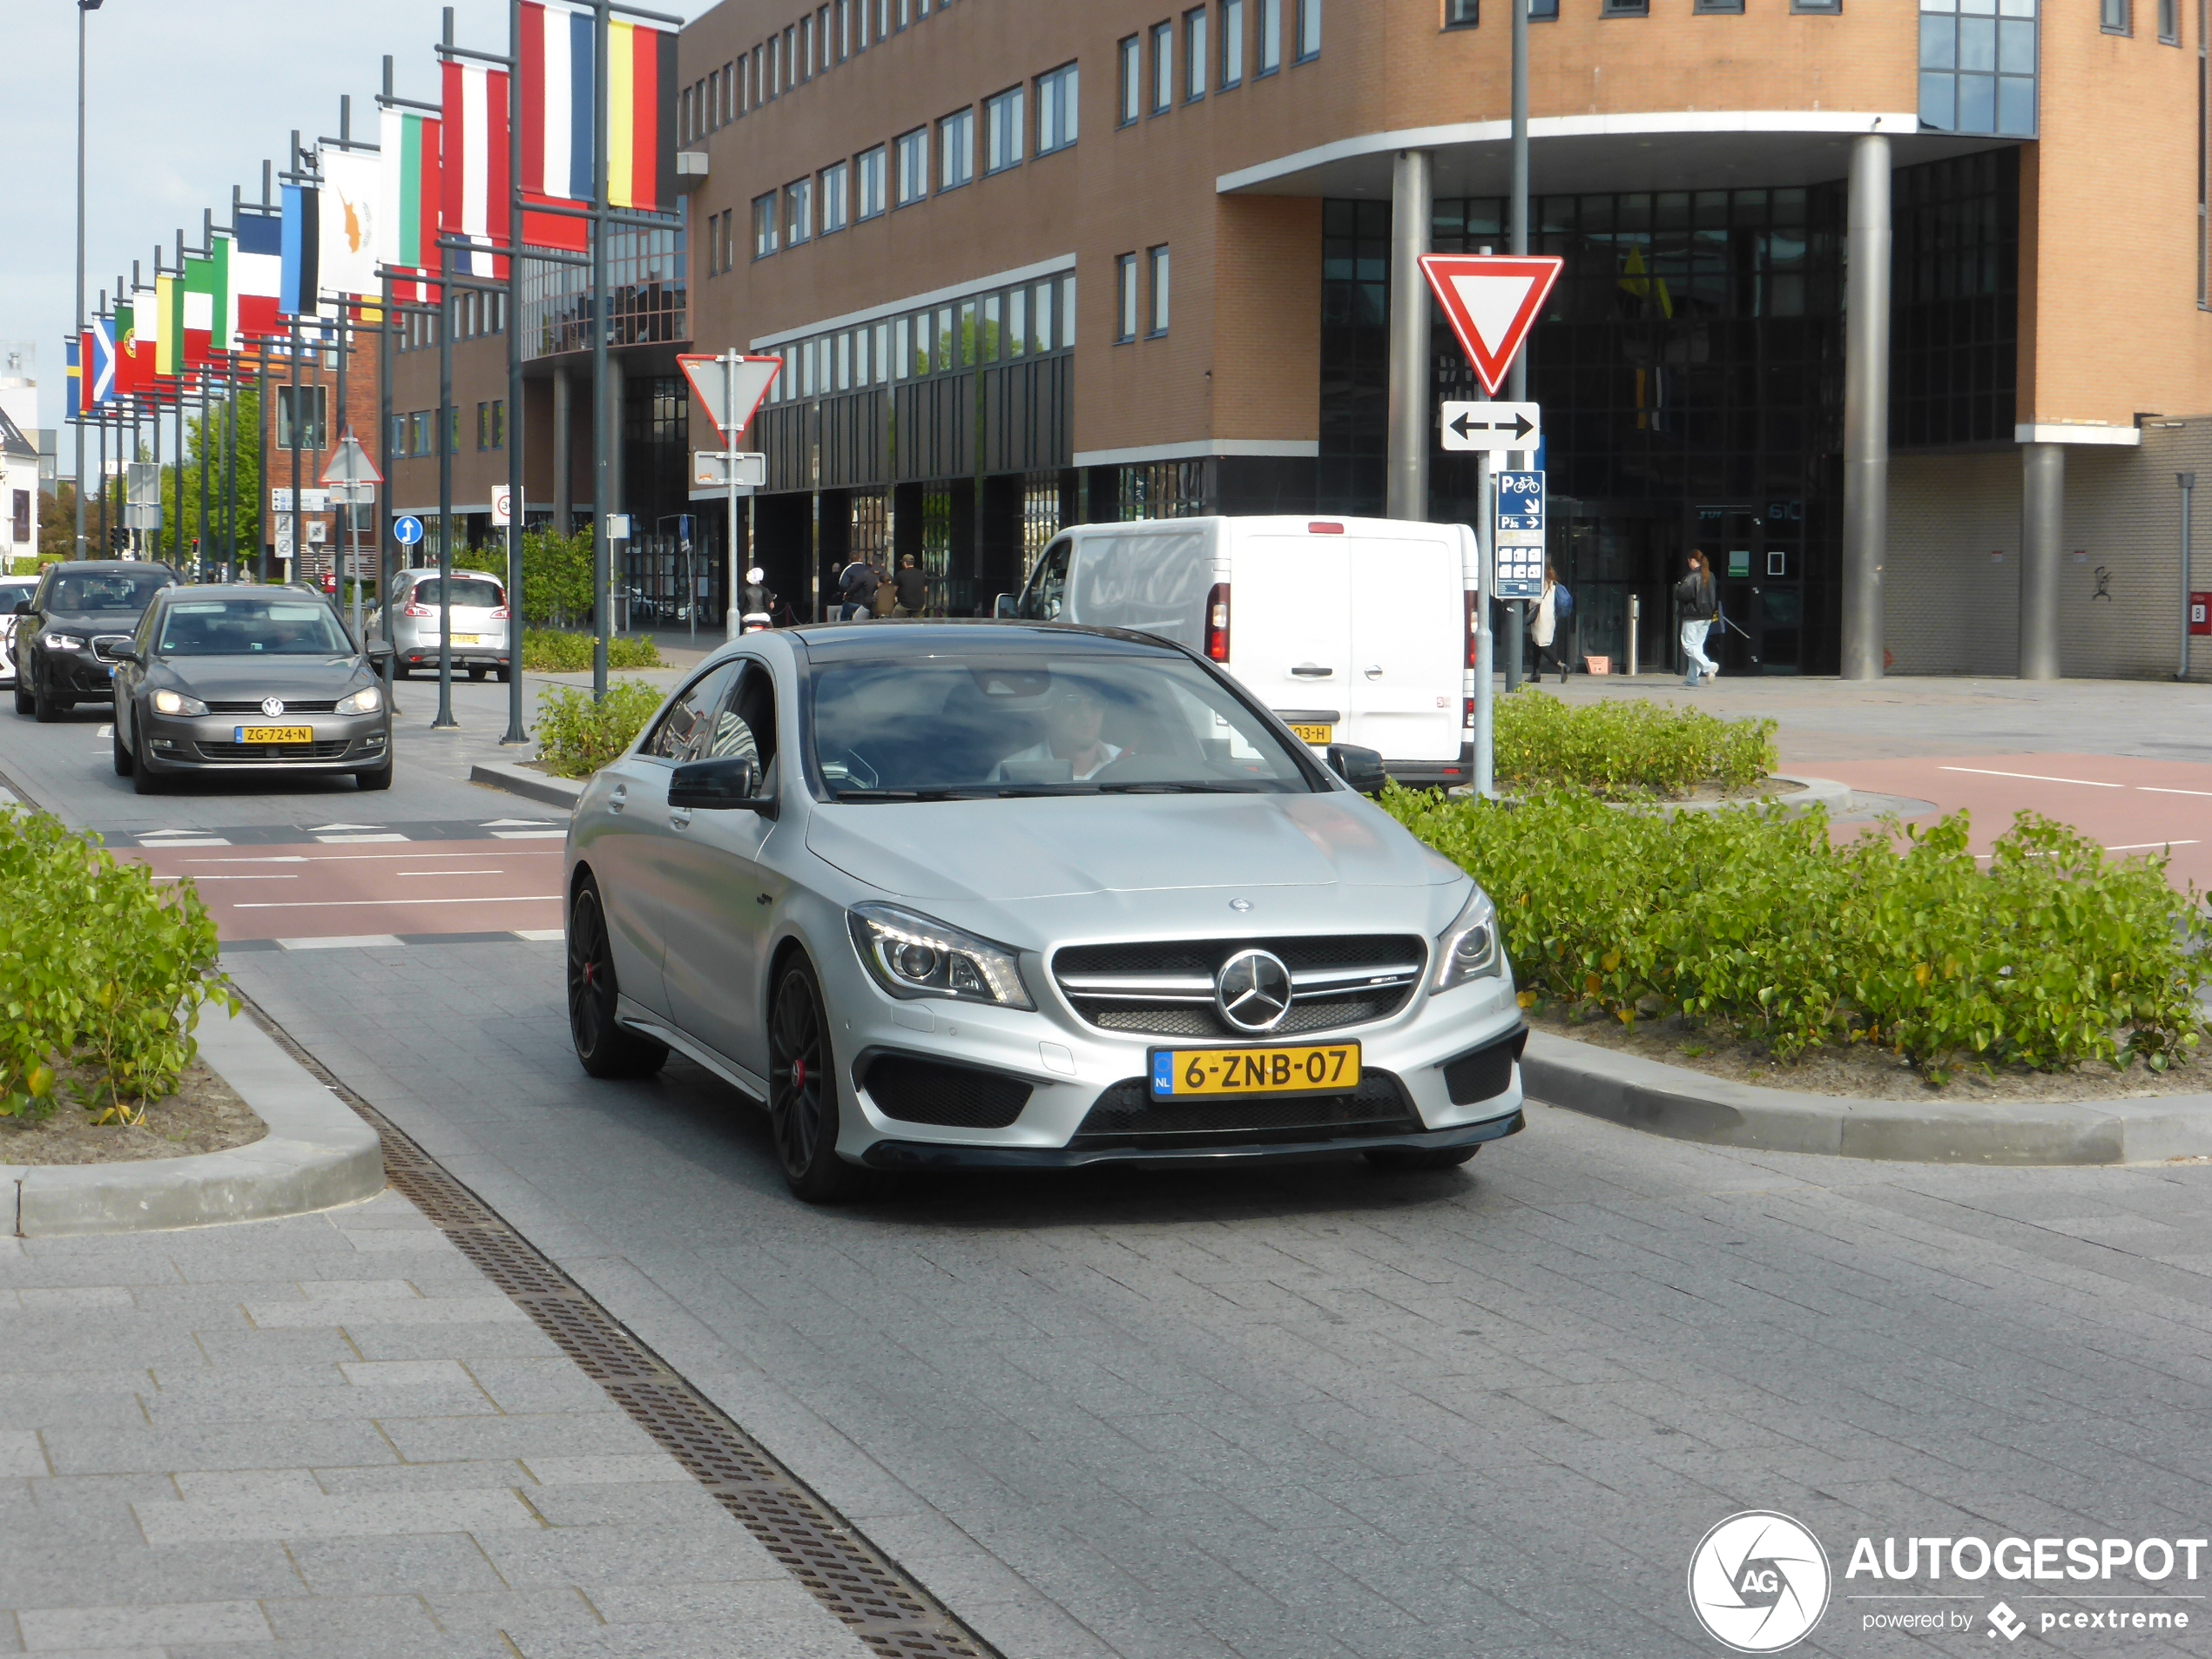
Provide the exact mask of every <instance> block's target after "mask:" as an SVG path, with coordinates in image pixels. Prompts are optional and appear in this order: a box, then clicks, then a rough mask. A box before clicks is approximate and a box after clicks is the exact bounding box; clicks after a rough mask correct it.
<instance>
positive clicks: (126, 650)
mask: <svg viewBox="0 0 2212 1659" xmlns="http://www.w3.org/2000/svg"><path fill="white" fill-rule="evenodd" d="M107 659H108V661H110V662H111V663H143V662H144V661H145V658H143V657H141V656H139V655H138V647H137V646H136V645H118V646H115V647H114V648H113V649H112V650H111V651H109V652H108V654H107Z"/></svg>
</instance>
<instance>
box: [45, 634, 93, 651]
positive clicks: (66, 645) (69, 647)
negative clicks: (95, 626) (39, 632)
mask: <svg viewBox="0 0 2212 1659" xmlns="http://www.w3.org/2000/svg"><path fill="white" fill-rule="evenodd" d="M46 649H47V650H48V651H83V650H84V641H83V640H81V639H79V638H78V637H77V636H76V635H75V634H48V635H47V636H46Z"/></svg>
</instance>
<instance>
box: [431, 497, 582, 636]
mask: <svg viewBox="0 0 2212 1659" xmlns="http://www.w3.org/2000/svg"><path fill="white" fill-rule="evenodd" d="M453 568H454V569H455V570H489V572H491V574H492V575H494V576H496V577H498V578H499V579H500V580H501V581H502V582H504V581H505V580H506V579H507V544H506V543H505V542H504V541H501V542H499V543H495V544H493V545H491V546H489V547H479V548H455V550H454V552H453ZM590 615H591V532H590V531H589V530H583V531H579V532H577V534H576V535H573V536H560V535H556V534H555V533H554V532H553V531H551V530H550V529H530V530H524V531H523V621H525V622H529V623H536V624H539V625H541V626H543V625H544V624H549V623H550V624H555V625H560V624H566V623H569V622H572V621H576V620H577V619H579V618H588V617H590ZM588 665H589V664H587V666H588Z"/></svg>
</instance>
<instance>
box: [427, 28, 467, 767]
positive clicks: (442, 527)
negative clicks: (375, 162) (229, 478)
mask: <svg viewBox="0 0 2212 1659" xmlns="http://www.w3.org/2000/svg"><path fill="white" fill-rule="evenodd" d="M452 34H453V13H452V11H451V10H448V11H447V13H446V35H447V37H448V40H450V38H451V37H452ZM445 241H446V239H445V238H444V237H442V236H441V237H440V238H439V239H438V276H439V278H440V280H439V283H438V439H437V442H438V712H437V714H436V716H435V718H433V719H432V720H431V722H430V729H431V730H432V731H433V732H435V731H438V730H440V729H442V728H444V727H448V726H457V725H460V724H461V722H460V721H458V720H456V719H455V718H453V427H454V420H453V282H452V277H453V250H452V249H451V248H449V247H448V246H446V245H445Z"/></svg>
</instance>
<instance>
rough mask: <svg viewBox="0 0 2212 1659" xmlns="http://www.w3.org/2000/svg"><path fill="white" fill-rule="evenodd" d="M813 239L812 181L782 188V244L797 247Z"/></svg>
mask: <svg viewBox="0 0 2212 1659" xmlns="http://www.w3.org/2000/svg"><path fill="white" fill-rule="evenodd" d="M813 237H814V181H813V179H794V180H792V182H791V183H790V184H788V185H785V186H784V244H785V246H787V247H797V246H799V244H800V243H801V242H807V241H812V240H813Z"/></svg>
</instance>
